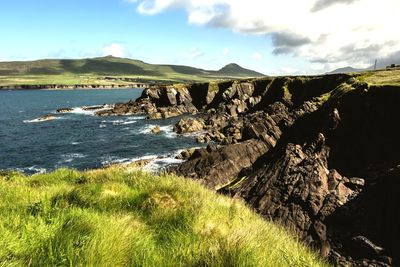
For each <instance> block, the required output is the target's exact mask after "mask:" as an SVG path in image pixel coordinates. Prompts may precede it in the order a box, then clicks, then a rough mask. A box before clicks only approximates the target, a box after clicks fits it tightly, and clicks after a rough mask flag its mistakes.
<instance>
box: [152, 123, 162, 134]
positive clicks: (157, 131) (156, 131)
mask: <svg viewBox="0 0 400 267" xmlns="http://www.w3.org/2000/svg"><path fill="white" fill-rule="evenodd" d="M150 131H151V133H153V134H159V133H161V128H160V126H158V125H157V126H156V127H154V128H152V129H151V130H150Z"/></svg>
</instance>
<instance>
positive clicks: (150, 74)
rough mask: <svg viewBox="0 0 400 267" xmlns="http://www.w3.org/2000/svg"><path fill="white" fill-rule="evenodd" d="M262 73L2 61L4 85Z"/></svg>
mask: <svg viewBox="0 0 400 267" xmlns="http://www.w3.org/2000/svg"><path fill="white" fill-rule="evenodd" d="M262 76H264V75H263V74H261V73H258V72H255V71H251V70H248V69H245V68H242V67H240V66H239V65H237V64H229V65H227V66H225V67H223V68H222V69H220V70H217V71H212V70H203V69H198V68H193V67H189V66H179V65H157V64H148V63H145V62H143V61H140V60H134V59H127V58H117V57H112V56H107V57H99V58H88V59H44V60H37V61H14V62H0V86H6V85H21V84H28V85H29V84H64V85H73V84H126V83H128V82H135V81H136V82H155V81H157V82H195V81H206V80H207V81H209V80H218V79H229V78H248V77H262Z"/></svg>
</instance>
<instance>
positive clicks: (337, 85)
mask: <svg viewBox="0 0 400 267" xmlns="http://www.w3.org/2000/svg"><path fill="white" fill-rule="evenodd" d="M399 103H400V88H399V87H396V86H388V85H385V86H379V87H378V86H370V85H368V84H366V83H363V82H361V81H359V80H358V79H357V76H351V75H328V76H316V77H277V78H265V79H253V80H243V81H231V82H221V83H209V84H208V83H202V84H193V85H186V86H178V87H173V86H169V87H154V88H149V89H147V90H144V92H143V94H142V97H141V98H140V99H138V100H137V101H134V102H133V101H132V102H129V103H125V104H117V105H115V107H114V109H113V110H112V111H107V112H106V113H108V114H117V115H118V114H127V113H128V114H129V113H145V114H147V115H148V117H149V118H164V117H168V116H175V115H182V114H185V113H197V115H196V116H195V117H193V116H191V117H188V118H182V119H181V120H180V121H179V123H178V124H177V125H176V127H175V130H176V131H177V132H179V133H187V132H198V131H201V134H200V135H198V136H197V137H196V138H197V139H198V141H199V142H207V143H209V145H208V146H207V148H202V149H197V150H194V151H191V152H190V153H189V152H188V153H186V152H185V153H183V154H182V155H180V156H179V157H180V158H181V159H185V160H186V161H185V162H183V163H181V164H179V165H178V166H175V167H172V168H171V169H170V170H171V171H174V172H175V173H177V174H179V175H183V176H186V177H188V178H191V179H196V180H198V181H199V182H201V183H203V184H204V185H205V186H207V187H209V188H213V189H216V190H218V191H219V192H221V193H224V194H228V195H231V196H234V197H238V198H242V199H243V200H244V201H245V202H247V203H248V204H249V205H250V206H252V207H253V208H254V209H255V210H256V211H257V212H258V213H259V214H261V215H262V216H264V217H265V218H266V219H268V220H273V221H276V222H279V223H280V224H281V225H284V226H285V227H287V228H289V229H290V230H292V231H294V232H296V233H297V234H298V236H299V237H300V238H301V239H302V240H304V242H306V243H308V244H309V245H310V246H312V247H314V248H315V249H318V250H319V251H320V253H321V255H322V256H324V257H327V258H329V260H330V261H331V262H332V263H334V264H337V265H346V264H347V265H348V264H350V265H356V266H357V265H361V266H388V265H389V266H390V265H397V264H399V256H398V255H400V250H399V248H400V246H399V245H398V240H400V227H399V225H400V216H399V215H398V213H397V212H396V210H397V203H400V202H399V200H400V199H399V196H400V192H399V188H400V184H399V181H400V171H399V170H400V169H399V166H400V153H398V152H399V151H400V139H399V136H400V128H399V127H397V124H396V119H397V118H399V117H400V109H399V108H398V107H399Z"/></svg>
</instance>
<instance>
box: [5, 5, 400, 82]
mask: <svg viewBox="0 0 400 267" xmlns="http://www.w3.org/2000/svg"><path fill="white" fill-rule="evenodd" d="M399 14H400V0H380V1H377V0H297V1H296V0H1V2H0V36H1V37H0V61H15V60H34V59H43V58H88V57H97V56H106V55H113V56H118V57H127V58H134V59H139V60H143V61H145V62H148V63H154V64H179V65H190V66H194V67H199V68H203V69H211V70H217V69H220V68H221V67H223V66H224V65H226V64H229V63H233V62H234V63H237V64H239V65H241V66H243V67H246V68H250V69H253V70H256V71H259V72H262V73H264V74H267V75H280V74H316V73H325V72H327V71H330V70H333V69H336V68H340V67H346V66H352V67H356V68H365V67H369V66H371V65H373V63H374V61H375V59H378V62H379V63H380V64H381V65H385V64H391V63H398V64H400V27H399V25H400V22H399V19H398V17H399Z"/></svg>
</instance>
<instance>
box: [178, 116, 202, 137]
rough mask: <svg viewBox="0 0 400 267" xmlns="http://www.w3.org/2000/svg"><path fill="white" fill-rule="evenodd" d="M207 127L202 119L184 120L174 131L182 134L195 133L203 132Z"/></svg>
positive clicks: (179, 122)
mask: <svg viewBox="0 0 400 267" xmlns="http://www.w3.org/2000/svg"><path fill="white" fill-rule="evenodd" d="M204 127H205V125H204V121H203V120H202V119H196V118H182V119H180V120H179V121H178V122H177V123H176V124H175V126H174V131H175V132H177V133H179V134H182V133H193V132H198V131H201V130H203V129H204Z"/></svg>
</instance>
